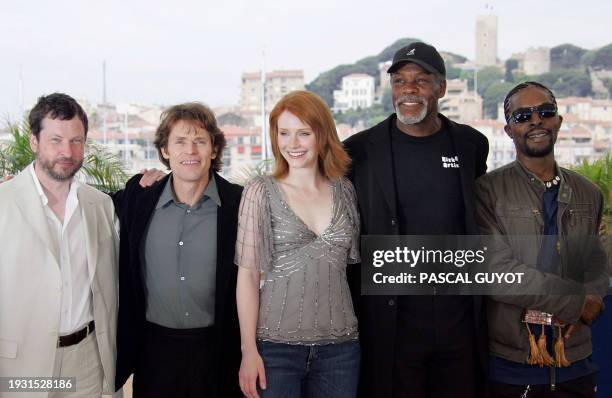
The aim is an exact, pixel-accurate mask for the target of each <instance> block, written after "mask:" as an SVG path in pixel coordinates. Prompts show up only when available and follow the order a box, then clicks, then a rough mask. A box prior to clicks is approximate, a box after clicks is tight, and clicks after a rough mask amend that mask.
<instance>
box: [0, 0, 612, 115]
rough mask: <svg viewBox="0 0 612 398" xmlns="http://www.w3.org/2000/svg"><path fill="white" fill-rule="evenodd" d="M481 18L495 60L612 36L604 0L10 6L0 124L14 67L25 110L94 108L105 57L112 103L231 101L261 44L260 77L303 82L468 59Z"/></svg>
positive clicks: (14, 110) (0, 79) (10, 100)
mask: <svg viewBox="0 0 612 398" xmlns="http://www.w3.org/2000/svg"><path fill="white" fill-rule="evenodd" d="M486 4H488V5H490V6H492V7H493V9H492V11H490V10H487V9H485V7H486V6H485V5H486ZM489 12H492V13H493V14H495V15H497V17H498V57H499V58H500V59H506V58H508V57H509V56H510V55H511V54H513V53H516V52H523V51H525V50H526V49H527V48H528V47H540V46H545V47H553V46H556V45H559V44H563V43H571V44H574V45H577V46H580V47H583V48H587V49H593V48H597V47H601V46H603V45H606V44H609V43H610V41H612V40H610V34H609V27H608V21H607V19H608V18H609V15H612V2H610V1H608V0H601V1H595V0H585V1H582V2H580V3H577V2H575V1H570V0H561V1H558V2H554V3H550V2H548V3H547V2H542V3H537V2H535V3H534V2H532V1H527V0H512V1H502V0H498V1H486V2H485V1H472V0H471V1H466V2H461V3H457V4H455V3H451V4H449V3H447V2H445V1H441V0H431V1H427V2H422V3H420V4H414V3H413V2H411V3H410V4H409V5H403V6H400V7H398V6H396V5H394V4H392V3H390V4H384V5H383V6H379V5H375V4H374V3H373V2H366V1H347V0H340V1H336V2H333V3H331V2H328V1H323V0H311V1H309V2H290V1H287V2H283V3H279V2H275V1H273V0H263V1H258V2H249V1H248V0H237V1H233V2H230V3H223V4H221V3H218V2H211V1H197V0H179V1H177V2H174V3H172V4H170V3H167V2H158V1H144V0H137V1H131V2H120V1H119V0H111V1H108V2H104V3H87V4H85V3H82V2H76V1H65V0H58V1H54V2H52V3H47V2H42V1H38V2H17V1H13V0H9V2H8V4H3V24H2V25H0V52H1V53H2V62H0V118H6V117H10V118H12V119H13V120H15V119H17V118H18V117H19V98H20V87H19V75H20V67H21V69H22V73H23V81H24V85H23V99H24V104H25V105H26V106H27V105H28V104H31V103H32V102H33V101H35V100H36V98H37V97H38V96H39V95H41V94H45V93H50V92H53V91H63V92H67V93H69V94H71V95H73V96H76V97H85V98H87V99H88V100H90V101H95V102H99V101H101V100H102V95H103V94H102V62H103V61H104V60H106V69H107V97H108V100H109V101H111V102H131V101H136V102H142V103H151V104H172V103H176V102H183V101H193V100H197V101H203V102H205V103H208V104H209V105H211V106H221V105H238V104H239V97H240V79H241V75H242V73H243V72H249V71H256V70H259V69H260V68H261V62H262V59H261V53H262V48H263V49H265V53H266V59H265V68H266V70H267V71H271V70H274V69H303V70H304V75H305V76H304V77H305V81H306V82H307V83H309V82H310V81H312V80H313V79H314V78H315V77H316V76H317V75H318V74H319V73H321V72H323V71H326V70H328V69H330V68H333V67H334V66H336V65H339V64H347V63H353V62H355V61H357V60H359V59H361V58H364V57H366V56H369V55H374V54H377V53H379V52H380V51H381V50H383V49H384V48H385V47H386V46H388V45H390V44H391V43H393V42H394V41H395V40H397V39H399V38H402V37H414V38H419V39H422V40H424V41H427V42H429V43H431V44H433V45H435V46H436V47H437V48H438V49H439V50H441V51H450V52H453V53H457V54H461V55H463V56H466V57H468V58H469V59H472V60H473V59H474V53H475V39H474V32H475V25H476V16H477V15H482V14H486V13H489Z"/></svg>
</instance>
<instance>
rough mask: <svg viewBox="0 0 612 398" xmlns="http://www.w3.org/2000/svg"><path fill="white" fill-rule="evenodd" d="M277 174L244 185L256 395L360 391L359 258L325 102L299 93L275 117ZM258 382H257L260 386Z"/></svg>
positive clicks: (336, 396) (248, 345)
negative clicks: (352, 282)
mask: <svg viewBox="0 0 612 398" xmlns="http://www.w3.org/2000/svg"><path fill="white" fill-rule="evenodd" d="M270 137H271V143H272V151H273V153H274V157H275V159H276V165H275V169H274V172H273V173H272V175H271V176H265V177H257V178H255V179H253V180H252V181H250V182H249V183H248V184H247V186H246V187H245V190H244V193H243V196H242V202H241V207H240V213H239V226H238V239H237V242H236V261H235V262H236V264H237V265H238V266H239V267H240V268H239V270H238V284H237V290H236V298H237V302H238V316H239V319H240V333H241V340H242V343H241V346H242V364H241V367H240V387H241V389H242V391H243V393H244V394H245V395H246V396H247V397H249V398H256V397H266V398H276V397H322V398H324V397H330V398H331V397H333V398H343V397H347V398H348V397H355V396H356V392H357V382H358V378H359V363H360V349H359V342H358V334H357V319H356V318H355V314H354V311H353V305H352V301H351V295H350V292H349V288H348V284H347V281H346V264H347V263H356V262H359V251H358V245H359V215H358V211H357V203H356V200H357V199H356V196H355V191H354V189H353V186H352V185H351V183H350V182H349V181H348V180H347V179H346V178H345V177H344V174H345V172H346V169H347V167H348V165H349V162H350V160H349V157H348V155H347V153H346V152H345V151H344V149H343V147H342V144H341V142H340V140H339V139H338V135H337V133H336V129H335V125H334V120H333V118H332V115H331V113H330V111H329V109H328V107H327V105H326V104H325V102H323V100H321V98H319V97H318V96H316V95H315V94H312V93H309V92H307V91H295V92H292V93H290V94H288V95H286V96H285V97H284V98H282V99H281V100H280V101H279V102H278V104H277V105H276V106H275V107H274V109H273V110H272V113H271V114H270ZM258 379H259V383H257V381H258Z"/></svg>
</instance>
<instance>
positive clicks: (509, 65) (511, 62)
mask: <svg viewBox="0 0 612 398" xmlns="http://www.w3.org/2000/svg"><path fill="white" fill-rule="evenodd" d="M518 66H519V63H518V60H516V59H514V58H509V59H507V60H506V65H505V67H506V68H505V69H506V74H505V75H504V80H506V81H507V82H513V81H514V75H513V74H512V71H513V70H515V69H516V68H518Z"/></svg>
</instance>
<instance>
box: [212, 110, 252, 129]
mask: <svg viewBox="0 0 612 398" xmlns="http://www.w3.org/2000/svg"><path fill="white" fill-rule="evenodd" d="M217 124H218V125H219V126H222V125H224V124H231V125H234V126H240V127H245V126H247V125H248V123H247V121H246V120H245V119H244V118H243V117H242V116H240V115H237V114H235V113H233V112H229V113H224V114H223V115H221V116H219V117H218V118H217Z"/></svg>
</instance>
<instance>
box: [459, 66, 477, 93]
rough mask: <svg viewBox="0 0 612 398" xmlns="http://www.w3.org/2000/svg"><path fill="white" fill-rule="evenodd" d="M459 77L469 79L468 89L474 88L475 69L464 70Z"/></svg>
mask: <svg viewBox="0 0 612 398" xmlns="http://www.w3.org/2000/svg"><path fill="white" fill-rule="evenodd" d="M459 79H461V80H467V82H468V90H474V71H473V70H465V69H464V70H462V71H461V73H460V74H459Z"/></svg>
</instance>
